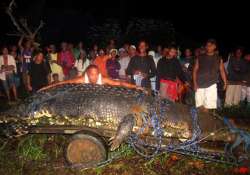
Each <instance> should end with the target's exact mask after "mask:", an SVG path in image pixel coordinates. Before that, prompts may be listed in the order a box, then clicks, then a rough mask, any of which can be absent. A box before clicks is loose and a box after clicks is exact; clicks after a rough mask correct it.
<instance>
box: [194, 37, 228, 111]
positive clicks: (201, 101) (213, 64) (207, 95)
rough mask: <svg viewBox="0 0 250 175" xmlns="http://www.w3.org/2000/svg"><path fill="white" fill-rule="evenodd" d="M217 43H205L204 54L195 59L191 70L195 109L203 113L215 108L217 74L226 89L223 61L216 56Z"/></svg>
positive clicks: (212, 41)
mask: <svg viewBox="0 0 250 175" xmlns="http://www.w3.org/2000/svg"><path fill="white" fill-rule="evenodd" d="M216 50H217V43H216V41H215V40H213V39H210V40H208V41H207V43H206V53H205V54H202V55H200V56H198V57H197V59H196V61H195V65H194V69H193V85H194V90H195V103H196V107H204V111H206V112H208V110H209V109H216V108H217V98H218V96H217V82H218V78H219V73H220V75H221V78H222V80H223V82H224V90H226V87H227V79H226V73H225V69H224V64H223V60H222V59H221V57H219V55H218V54H216Z"/></svg>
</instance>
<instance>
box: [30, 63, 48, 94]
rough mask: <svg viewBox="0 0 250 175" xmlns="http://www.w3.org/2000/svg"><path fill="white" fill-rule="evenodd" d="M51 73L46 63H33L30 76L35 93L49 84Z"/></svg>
mask: <svg viewBox="0 0 250 175" xmlns="http://www.w3.org/2000/svg"><path fill="white" fill-rule="evenodd" d="M49 73H50V68H49V67H48V65H46V63H44V62H42V63H40V64H36V63H31V65H30V69H29V72H28V74H29V76H30V81H31V86H32V89H33V90H34V91H37V90H39V89H40V88H42V87H44V86H46V85H47V84H48V79H47V77H48V75H49Z"/></svg>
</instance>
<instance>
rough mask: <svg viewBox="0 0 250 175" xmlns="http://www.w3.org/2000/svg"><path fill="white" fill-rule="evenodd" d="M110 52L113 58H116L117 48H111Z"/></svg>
mask: <svg viewBox="0 0 250 175" xmlns="http://www.w3.org/2000/svg"><path fill="white" fill-rule="evenodd" d="M109 53H110V55H111V59H115V58H116V56H117V54H118V52H117V50H116V49H111V50H110V52H109Z"/></svg>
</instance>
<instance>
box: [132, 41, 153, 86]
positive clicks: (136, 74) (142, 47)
mask: <svg viewBox="0 0 250 175" xmlns="http://www.w3.org/2000/svg"><path fill="white" fill-rule="evenodd" d="M147 49H148V45H147V43H146V42H145V41H141V42H140V43H139V46H138V50H139V53H138V55H136V56H134V57H133V58H131V60H130V62H129V65H128V68H127V74H128V75H131V77H132V82H133V83H135V84H136V85H137V86H140V87H146V88H150V78H152V77H154V76H155V75H156V67H155V63H154V60H153V58H152V57H151V56H148V55H147Z"/></svg>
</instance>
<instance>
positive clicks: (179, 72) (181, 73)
mask: <svg viewBox="0 0 250 175" xmlns="http://www.w3.org/2000/svg"><path fill="white" fill-rule="evenodd" d="M175 64H176V71H177V76H178V78H179V79H180V80H181V81H182V83H185V84H188V83H187V79H186V77H185V74H184V71H183V69H182V67H181V64H180V62H179V61H178V60H176V63H175Z"/></svg>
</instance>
